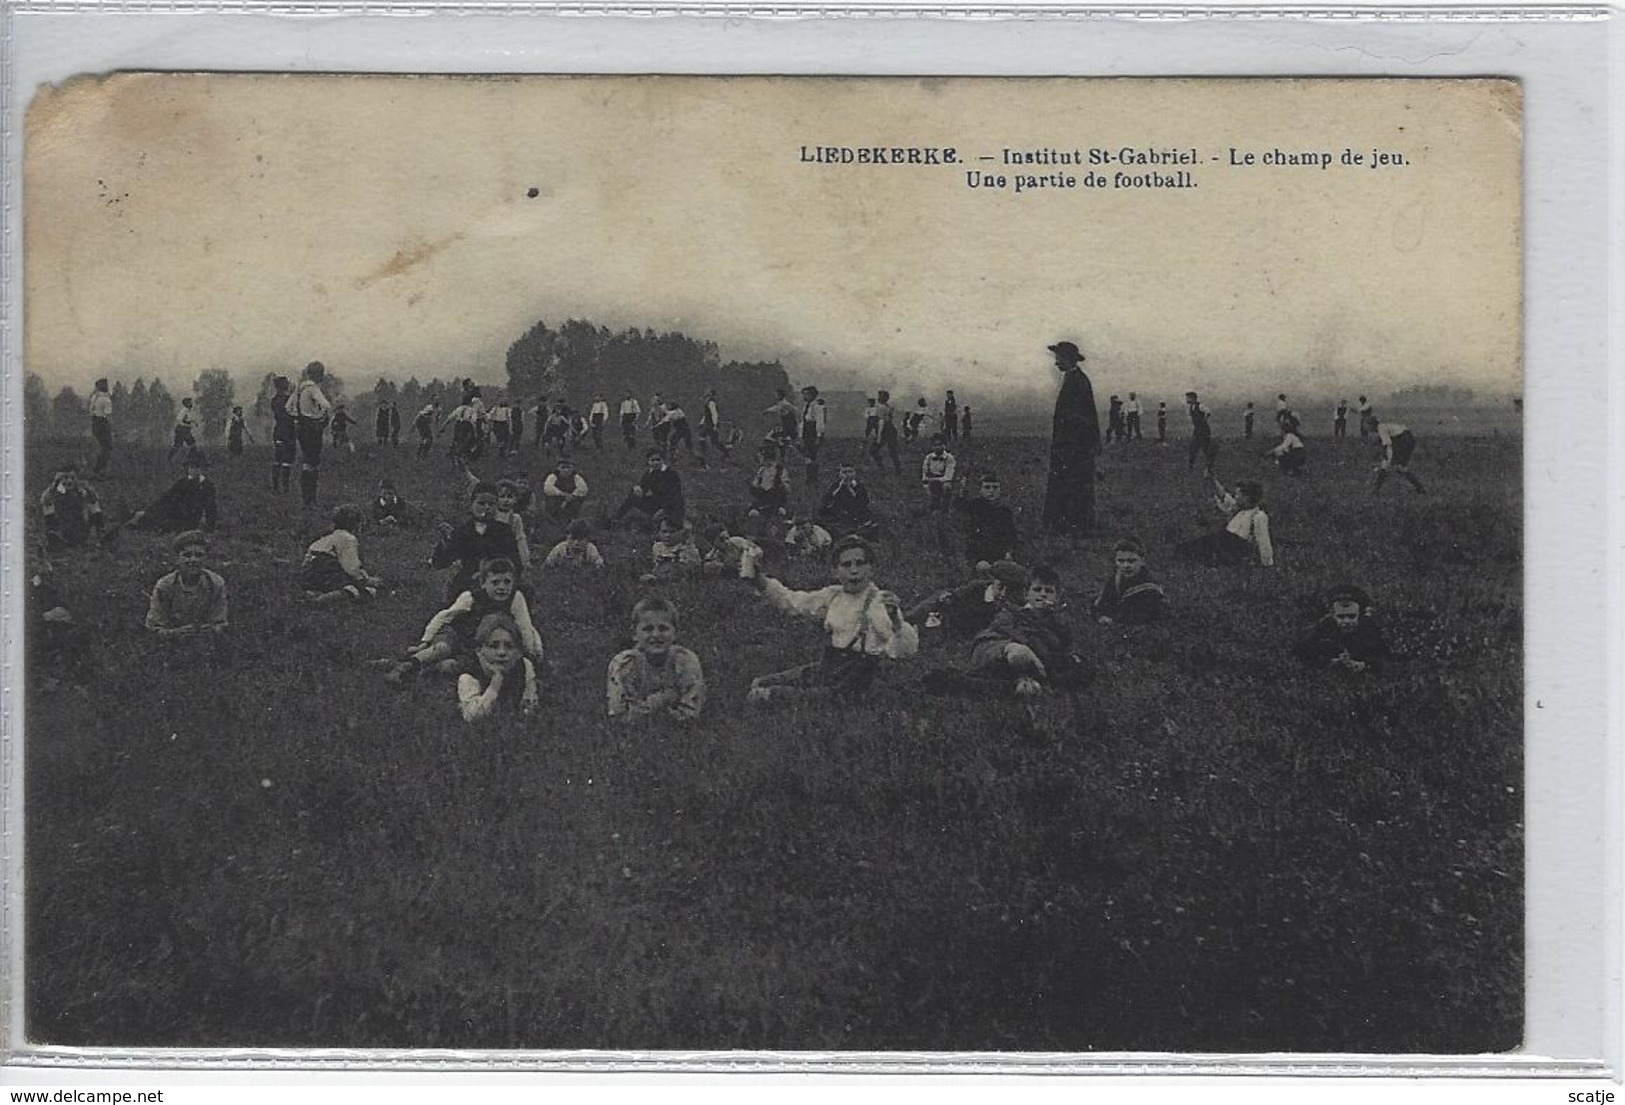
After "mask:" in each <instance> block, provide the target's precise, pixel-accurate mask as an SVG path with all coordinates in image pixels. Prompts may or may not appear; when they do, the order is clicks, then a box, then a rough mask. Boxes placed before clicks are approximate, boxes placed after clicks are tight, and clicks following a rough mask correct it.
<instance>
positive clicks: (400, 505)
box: [372, 476, 412, 526]
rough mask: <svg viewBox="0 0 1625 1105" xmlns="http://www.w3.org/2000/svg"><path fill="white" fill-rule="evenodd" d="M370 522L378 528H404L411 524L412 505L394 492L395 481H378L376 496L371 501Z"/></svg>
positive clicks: (386, 478) (385, 479)
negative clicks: (378, 526)
mask: <svg viewBox="0 0 1625 1105" xmlns="http://www.w3.org/2000/svg"><path fill="white" fill-rule="evenodd" d="M372 520H373V522H374V523H375V524H377V525H380V526H406V525H411V523H412V504H411V503H408V502H407V501H406V500H405V499H403V498H401V496H400V493H399V492H397V491H396V490H395V481H394V480H392V479H390V478H389V477H387V476H386V477H384V478H383V479H381V480H379V481H378V495H377V497H376V498H374V499H373V501H372Z"/></svg>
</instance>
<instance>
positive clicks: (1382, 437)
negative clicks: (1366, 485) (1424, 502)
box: [1371, 415, 1427, 495]
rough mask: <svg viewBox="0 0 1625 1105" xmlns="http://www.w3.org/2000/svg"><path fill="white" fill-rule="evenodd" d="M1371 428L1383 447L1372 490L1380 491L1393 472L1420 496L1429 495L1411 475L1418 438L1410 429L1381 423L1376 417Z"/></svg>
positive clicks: (1372, 420)
mask: <svg viewBox="0 0 1625 1105" xmlns="http://www.w3.org/2000/svg"><path fill="white" fill-rule="evenodd" d="M1371 428H1372V429H1373V430H1375V431H1376V433H1377V442H1378V444H1380V445H1381V446H1382V460H1381V461H1380V462H1379V463H1378V464H1377V467H1376V468H1375V469H1374V470H1373V471H1372V473H1371V490H1372V491H1380V490H1381V489H1382V485H1383V481H1385V480H1386V479H1387V478H1388V473H1389V472H1390V471H1392V472H1394V473H1396V474H1397V475H1398V476H1399V478H1400V479H1402V480H1404V481H1405V482H1406V483H1408V484H1410V485H1411V488H1412V489H1413V490H1415V491H1416V492H1418V493H1419V494H1424V495H1425V494H1427V488H1425V487H1423V486H1422V481H1421V480H1419V479H1417V478H1416V477H1415V476H1414V475H1412V474H1411V468H1410V464H1411V455H1412V454H1413V453H1415V452H1416V436H1415V435H1414V434H1412V433H1411V431H1410V428H1409V427H1406V426H1401V425H1400V424H1399V423H1398V422H1382V421H1379V420H1378V418H1377V416H1376V415H1372V416H1371Z"/></svg>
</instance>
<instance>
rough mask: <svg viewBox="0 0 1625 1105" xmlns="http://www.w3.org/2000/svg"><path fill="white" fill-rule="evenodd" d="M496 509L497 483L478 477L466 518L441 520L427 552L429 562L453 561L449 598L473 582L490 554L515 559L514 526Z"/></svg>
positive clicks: (436, 564)
mask: <svg viewBox="0 0 1625 1105" xmlns="http://www.w3.org/2000/svg"><path fill="white" fill-rule="evenodd" d="M496 509H497V487H496V484H494V483H488V482H486V481H484V480H481V481H478V482H476V483H475V484H474V486H473V488H472V489H471V491H470V494H469V497H468V514H469V516H468V519H467V520H466V521H464V522H462V523H460V524H459V525H457V526H455V527H454V526H452V525H451V524H450V523H449V522H442V523H441V524H440V540H439V542H438V543H437V544H436V545H435V547H434V551H433V552H431V553H430V554H429V566H430V567H431V568H450V567H452V566H453V565H456V568H457V570H456V571H455V572H453V573H452V576H451V580H450V582H449V583H447V585H446V599H447V601H448V602H449V601H452V600H454V599H456V598H457V596H458V595H461V594H462V593H463V592H465V591H467V590H469V589H471V588H472V587H473V586H474V583H475V579H476V577H477V576H478V575H479V571H480V563H481V562H482V561H484V560H487V559H489V558H491V557H501V558H503V559H505V560H507V561H508V562H509V563H510V564H513V563H515V562H517V561H518V559H519V544H518V542H517V541H515V540H514V535H513V527H512V526H509V525H507V524H505V523H503V522H499V521H497V520H496V518H495V517H494V514H495V513H496Z"/></svg>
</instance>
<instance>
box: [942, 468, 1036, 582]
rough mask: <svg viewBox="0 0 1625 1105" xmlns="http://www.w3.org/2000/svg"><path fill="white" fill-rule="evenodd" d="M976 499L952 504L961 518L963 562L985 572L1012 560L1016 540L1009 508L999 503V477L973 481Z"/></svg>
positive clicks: (990, 474) (993, 475) (988, 475)
mask: <svg viewBox="0 0 1625 1105" xmlns="http://www.w3.org/2000/svg"><path fill="white" fill-rule="evenodd" d="M977 489H978V491H979V492H980V494H978V495H977V496H976V497H974V498H970V497H965V498H959V499H956V500H955V501H954V506H955V507H957V508H958V510H959V512H960V514H962V515H963V516H964V518H965V559H966V560H968V561H970V562H971V563H972V564H974V565H976V569H977V570H978V571H985V570H986V569H987V567H988V565H990V564H994V563H997V562H998V561H1000V560H1013V559H1015V555H1016V544H1017V542H1018V541H1019V540H1020V537H1019V536H1018V535H1017V533H1016V516H1015V515H1014V514H1013V513H1012V512H1011V510H1010V507H1009V506H1007V505H1006V504H1005V503H1002V502H1000V501H999V496H1000V494H1001V488H1000V485H999V477H998V475H997V474H996V473H993V472H983V473H982V474H981V476H980V477H979V478H978V479H977Z"/></svg>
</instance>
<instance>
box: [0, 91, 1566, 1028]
mask: <svg viewBox="0 0 1625 1105" xmlns="http://www.w3.org/2000/svg"><path fill="white" fill-rule="evenodd" d="M30 95H31V100H30V102H29V106H28V109H27V114H26V128H25V131H24V134H23V147H22V149H23V154H22V165H21V168H22V182H23V188H22V219H23V245H24V253H23V265H22V269H21V277H22V289H23V291H22V304H23V330H22V342H23V345H22V348H23V358H22V360H23V364H22V368H23V370H24V372H25V373H26V375H25V376H24V381H23V386H22V388H21V389H20V393H21V403H22V407H23V426H24V437H23V441H22V456H21V460H22V463H23V466H24V476H23V477H22V490H23V492H24V497H25V508H26V511H27V516H26V524H25V526H24V530H23V533H22V535H21V536H22V545H23V549H22V550H21V553H20V554H19V556H18V559H19V560H23V559H24V558H26V574H25V576H26V664H25V670H24V672H23V673H22V675H21V677H20V678H19V682H20V683H21V684H22V686H23V717H24V721H25V727H24V753H25V763H26V770H25V771H24V773H23V781H22V792H23V796H24V799H25V806H24V814H25V829H26V836H25V850H24V871H25V874H26V884H25V893H24V914H25V916H24V919H25V922H26V941H25V943H24V946H23V963H24V965H25V986H24V988H23V992H22V994H21V1004H22V1007H23V1022H24V1032H25V1035H26V1038H27V1040H28V1041H29V1042H30V1043H32V1044H38V1045H59V1046H78V1047H88V1048H142V1047H155V1048H195V1047H203V1048H355V1049H373V1048H377V1049H443V1048H467V1049H507V1050H518V1051H526V1052H532V1051H534V1052H552V1051H578V1050H613V1051H643V1052H683V1051H695V1050H703V1051H716V1052H727V1051H749V1052H784V1053H804V1052H817V1053H864V1054H873V1053H904V1052H906V1053H966V1052H974V1053H1011V1054H1014V1053H1056V1054H1087V1053H1091V1052H1178V1053H1227V1054H1253V1053H1325V1052H1353V1053H1383V1054H1399V1055H1424V1054H1425V1055H1445V1056H1452V1055H1469V1054H1474V1055H1477V1054H1505V1053H1510V1052H1514V1051H1516V1050H1517V1049H1518V1048H1519V1047H1520V1046H1521V1045H1522V1043H1523V1040H1524V1035H1525V1028H1526V1026H1525V1021H1524V1009H1525V997H1526V994H1525V905H1526V886H1527V878H1526V864H1525V858H1524V847H1525V835H1524V817H1525V804H1524V803H1525V794H1524V790H1525V734H1524V709H1525V691H1524V675H1523V671H1524V661H1525V655H1524V587H1525V578H1524V468H1523V462H1524V448H1523V439H1524V434H1523V427H1524V411H1523V393H1524V365H1523V342H1524V286H1523V269H1522V265H1523V261H1522V249H1523V229H1524V228H1523V204H1524V189H1523V181H1522V175H1521V174H1522V164H1523V158H1524V135H1523V120H1524V116H1523V92H1522V89H1521V87H1520V83H1519V82H1518V81H1517V80H1510V79H1496V78H1452V79H1397V78H1395V79H1361V80H1350V79H1336V78H1324V77H1316V78H1261V79H1242V78H1204V79H1172V78H1166V79H1164V78H1144V79H1092V78H1072V77H1050V76H1045V77H1032V78H1011V77H963V76H951V77H806V76H782V77H766V76H763V77H745V76H652V75H636V76H629V75H619V76H562V75H560V76H507V77H495V76H423V75H419V76H406V75H394V76H392V75H359V74H326V75H323V74H302V75H294V74H279V73H255V74H248V73H223V72H215V73H208V72H153V71H130V72H106V73H90V74H85V75H83V76H79V77H75V78H73V79H71V80H65V81H62V82H60V83H57V84H54V85H49V86H45V87H41V88H39V89H38V90H30ZM1553 493H1561V492H1560V490H1554V492H1553ZM1548 582H1550V581H1548Z"/></svg>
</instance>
